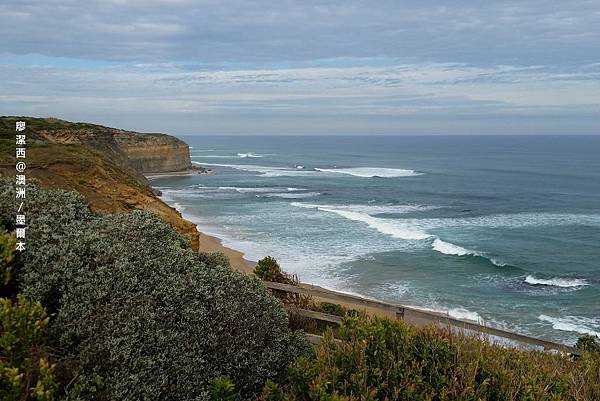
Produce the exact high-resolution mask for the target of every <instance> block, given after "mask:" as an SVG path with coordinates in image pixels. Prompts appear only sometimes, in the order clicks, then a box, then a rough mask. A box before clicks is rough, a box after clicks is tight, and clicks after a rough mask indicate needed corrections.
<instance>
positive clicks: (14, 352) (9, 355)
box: [0, 295, 58, 401]
mask: <svg viewBox="0 0 600 401" xmlns="http://www.w3.org/2000/svg"><path fill="white" fill-rule="evenodd" d="M48 321H49V319H48V317H47V316H46V311H45V309H44V308H43V307H42V306H41V305H40V303H38V302H32V301H30V300H28V299H26V298H25V297H24V296H22V295H19V296H18V297H17V302H13V301H11V300H9V299H0V399H1V400H3V401H25V400H39V401H52V400H54V395H55V393H56V390H57V388H58V385H57V384H56V382H55V380H54V374H53V371H54V368H55V366H54V365H51V364H50V363H49V362H48V358H47V355H46V354H45V348H44V345H43V339H44V334H45V330H46V328H47V326H48Z"/></svg>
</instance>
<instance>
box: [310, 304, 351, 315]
mask: <svg viewBox="0 0 600 401" xmlns="http://www.w3.org/2000/svg"><path fill="white" fill-rule="evenodd" d="M317 309H318V311H319V312H323V313H328V314H330V315H335V316H340V317H343V316H346V313H347V310H346V308H344V307H343V306H342V305H340V304H334V303H331V302H319V304H318V305H317Z"/></svg>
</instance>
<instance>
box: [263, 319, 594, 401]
mask: <svg viewBox="0 0 600 401" xmlns="http://www.w3.org/2000/svg"><path fill="white" fill-rule="evenodd" d="M279 388H280V390H282V391H284V393H285V396H284V399H286V400H386V399H387V400H464V401H466V400H472V401H478V400H515V401H516V400H548V401H550V400H553V401H555V400H578V401H579V400H580V401H584V400H585V401H592V400H597V399H600V398H599V396H600V358H598V357H594V356H593V355H592V354H590V353H585V354H584V355H583V357H582V358H581V360H580V361H575V360H572V359H571V358H569V357H565V356H561V355H553V354H550V353H545V352H532V351H525V350H516V349H510V348H503V347H501V346H497V345H494V344H492V343H490V342H488V341H486V340H482V339H478V338H473V337H466V336H463V335H459V334H456V333H450V332H448V331H445V330H442V329H435V328H425V329H418V328H416V327H414V326H410V325H408V324H405V323H403V322H399V321H392V320H388V319H381V318H370V319H369V318H367V319H359V318H346V319H345V322H344V324H343V325H342V326H341V327H340V329H339V331H338V338H337V339H334V337H333V335H332V331H328V332H327V333H326V334H325V336H324V340H323V341H322V343H321V344H320V345H319V346H317V347H316V350H315V357H314V358H312V359H311V358H307V357H301V358H299V359H298V360H296V361H295V362H294V363H293V364H292V365H291V366H290V369H289V377H288V381H287V382H286V384H285V385H284V386H283V387H279ZM263 391H267V390H266V389H265V390H263ZM268 391H269V392H272V391H273V389H269V390H268Z"/></svg>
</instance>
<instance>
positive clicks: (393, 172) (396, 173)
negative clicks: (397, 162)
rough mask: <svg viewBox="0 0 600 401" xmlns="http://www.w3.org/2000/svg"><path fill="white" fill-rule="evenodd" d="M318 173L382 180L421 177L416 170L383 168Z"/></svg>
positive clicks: (334, 169) (356, 168) (331, 169)
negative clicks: (378, 178)
mask: <svg viewBox="0 0 600 401" xmlns="http://www.w3.org/2000/svg"><path fill="white" fill-rule="evenodd" d="M315 170H317V171H321V172H324V173H334V174H347V175H352V176H355V177H365V178H372V177H380V178H392V177H413V176H416V175H421V174H422V173H417V172H416V171H414V170H405V169H399V168H382V167H350V168H315Z"/></svg>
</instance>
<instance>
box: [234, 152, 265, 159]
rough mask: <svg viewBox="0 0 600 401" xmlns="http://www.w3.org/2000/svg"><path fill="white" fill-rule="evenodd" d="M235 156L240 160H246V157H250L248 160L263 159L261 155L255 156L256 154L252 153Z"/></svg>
mask: <svg viewBox="0 0 600 401" xmlns="http://www.w3.org/2000/svg"><path fill="white" fill-rule="evenodd" d="M237 155H238V157H241V158H244V159H245V158H247V157H250V158H258V157H263V155H257V154H255V153H252V152H249V153H238V154H237Z"/></svg>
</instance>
